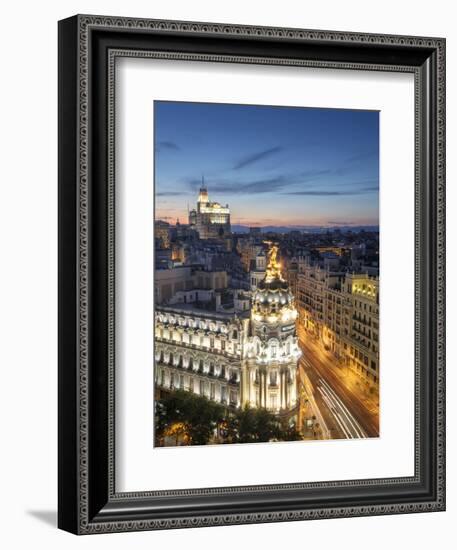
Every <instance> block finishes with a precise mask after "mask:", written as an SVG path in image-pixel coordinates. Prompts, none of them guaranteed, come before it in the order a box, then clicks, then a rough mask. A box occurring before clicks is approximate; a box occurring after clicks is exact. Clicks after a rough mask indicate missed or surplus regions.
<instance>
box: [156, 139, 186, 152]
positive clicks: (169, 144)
mask: <svg viewBox="0 0 457 550" xmlns="http://www.w3.org/2000/svg"><path fill="white" fill-rule="evenodd" d="M162 151H181V147H180V146H179V145H178V144H177V143H175V142H174V141H158V142H157V143H156V152H157V153H161V152H162Z"/></svg>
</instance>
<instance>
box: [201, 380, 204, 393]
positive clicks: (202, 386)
mask: <svg viewBox="0 0 457 550" xmlns="http://www.w3.org/2000/svg"><path fill="white" fill-rule="evenodd" d="M200 395H205V382H204V381H203V380H200Z"/></svg>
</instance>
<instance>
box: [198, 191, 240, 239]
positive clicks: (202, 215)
mask: <svg viewBox="0 0 457 550" xmlns="http://www.w3.org/2000/svg"><path fill="white" fill-rule="evenodd" d="M189 225H190V226H191V227H195V229H196V231H197V233H198V236H199V237H200V239H224V238H227V237H229V236H230V234H231V228H230V209H229V207H228V204H226V205H225V206H222V205H221V204H219V203H218V202H211V201H210V200H209V196H208V190H207V188H206V187H205V186H204V184H202V187H201V188H200V192H199V194H198V200H197V208H196V209H193V210H191V211H190V212H189Z"/></svg>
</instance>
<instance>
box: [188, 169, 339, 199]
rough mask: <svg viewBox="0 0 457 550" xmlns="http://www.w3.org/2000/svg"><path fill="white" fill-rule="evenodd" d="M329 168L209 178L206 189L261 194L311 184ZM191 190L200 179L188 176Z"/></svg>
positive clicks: (326, 172) (217, 191)
mask: <svg viewBox="0 0 457 550" xmlns="http://www.w3.org/2000/svg"><path fill="white" fill-rule="evenodd" d="M330 172H331V170H306V171H303V172H298V173H296V174H279V175H277V176H272V177H270V178H260V179H257V180H247V181H246V180H241V179H236V178H224V179H213V180H209V183H208V190H209V193H210V195H212V194H219V193H220V194H223V193H226V194H262V193H270V192H272V191H275V192H279V191H282V190H283V189H284V190H285V189H287V188H289V187H290V186H291V185H308V186H309V185H310V184H311V185H312V184H315V183H316V181H315V180H317V179H319V178H320V177H321V176H324V175H327V174H329V173H330ZM186 183H187V185H188V186H189V187H190V189H191V191H193V192H195V190H196V189H198V187H199V186H200V185H201V180H200V179H196V178H190V179H187V180H186Z"/></svg>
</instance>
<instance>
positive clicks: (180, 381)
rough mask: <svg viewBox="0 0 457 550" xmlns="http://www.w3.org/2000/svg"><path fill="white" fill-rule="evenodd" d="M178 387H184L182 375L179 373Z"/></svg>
mask: <svg viewBox="0 0 457 550" xmlns="http://www.w3.org/2000/svg"><path fill="white" fill-rule="evenodd" d="M179 387H180V388H181V389H182V390H183V389H184V375H182V374H181V376H180V377H179Z"/></svg>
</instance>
